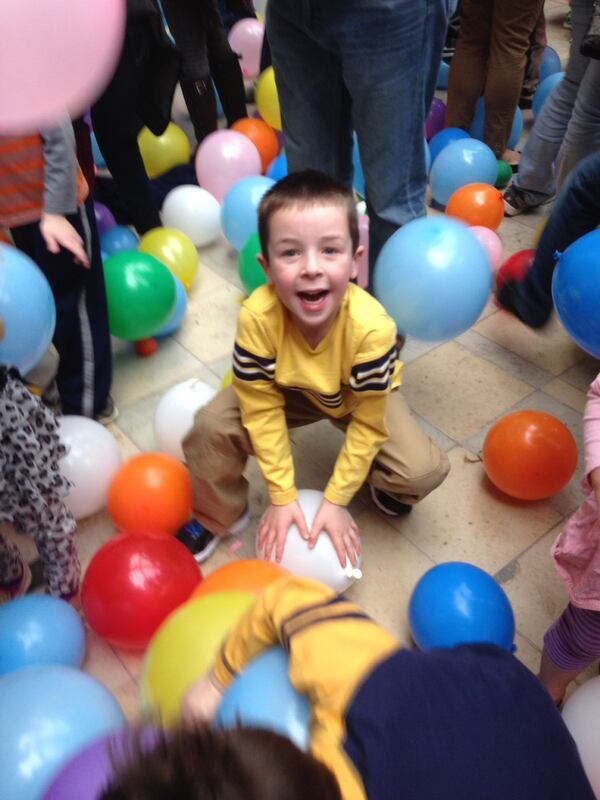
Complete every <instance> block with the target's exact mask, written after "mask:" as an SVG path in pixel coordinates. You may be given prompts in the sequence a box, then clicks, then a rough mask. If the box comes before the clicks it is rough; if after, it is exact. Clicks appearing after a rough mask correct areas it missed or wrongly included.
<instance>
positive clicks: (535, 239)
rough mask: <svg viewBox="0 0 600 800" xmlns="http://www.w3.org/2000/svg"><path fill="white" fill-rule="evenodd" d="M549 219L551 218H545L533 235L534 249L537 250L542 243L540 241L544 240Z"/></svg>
mask: <svg viewBox="0 0 600 800" xmlns="http://www.w3.org/2000/svg"><path fill="white" fill-rule="evenodd" d="M549 219H550V217H544V219H543V220H542V221H541V222H540V223H539V224H538V226H537V228H536V229H535V231H534V234H533V240H532V242H531V246H532V247H535V248H537V246H538V244H539V243H540V239H541V238H542V233H543V232H544V228H545V227H546V225H547V224H548V220H549Z"/></svg>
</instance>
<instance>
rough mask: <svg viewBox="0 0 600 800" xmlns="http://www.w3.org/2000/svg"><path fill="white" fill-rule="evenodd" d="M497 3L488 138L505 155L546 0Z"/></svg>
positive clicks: (487, 106) (488, 94)
mask: <svg viewBox="0 0 600 800" xmlns="http://www.w3.org/2000/svg"><path fill="white" fill-rule="evenodd" d="M493 5H494V9H493V15H492V28H491V38H490V55H489V61H488V70H487V76H486V81H485V90H484V98H485V130H484V141H485V143H486V144H487V145H488V146H489V147H490V148H491V149H492V150H493V152H494V153H495V155H496V157H497V158H501V157H502V155H503V153H504V151H505V150H506V144H507V142H508V139H509V136H510V131H511V128H512V123H513V118H514V115H515V110H516V108H517V103H518V102H519V95H520V94H521V86H522V84H523V74H524V71H525V62H526V59H527V50H528V48H529V39H530V36H531V33H532V31H533V30H534V28H535V25H536V22H537V20H538V17H539V15H540V12H541V10H542V8H543V5H544V0H494V4H493Z"/></svg>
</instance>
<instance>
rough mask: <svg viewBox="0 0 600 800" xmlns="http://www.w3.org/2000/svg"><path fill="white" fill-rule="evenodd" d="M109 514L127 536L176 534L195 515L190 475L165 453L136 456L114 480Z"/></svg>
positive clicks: (109, 496) (180, 464)
mask: <svg viewBox="0 0 600 800" xmlns="http://www.w3.org/2000/svg"><path fill="white" fill-rule="evenodd" d="M108 513H109V514H110V517H111V519H112V521H113V522H114V523H115V525H116V526H117V527H118V528H119V529H120V530H123V531H127V532H128V533H162V534H174V533H176V532H177V531H178V530H179V528H180V527H181V526H182V525H184V524H185V523H186V522H187V521H188V520H189V519H190V517H191V516H192V483H191V480H190V474H189V472H188V471H187V469H186V468H185V467H184V465H183V464H182V463H181V462H180V461H178V460H177V459H176V458H173V457H172V456H168V455H165V454H164V453H141V454H140V455H138V456H134V457H133V458H131V459H129V461H126V462H125V464H123V466H122V467H121V468H120V469H119V470H118V472H117V473H115V476H114V478H113V479H112V481H111V484H110V487H109V490H108Z"/></svg>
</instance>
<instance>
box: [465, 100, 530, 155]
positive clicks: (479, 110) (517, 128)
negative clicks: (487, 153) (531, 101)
mask: <svg viewBox="0 0 600 800" xmlns="http://www.w3.org/2000/svg"><path fill="white" fill-rule="evenodd" d="M484 130H485V101H484V99H483V97H480V98H479V100H478V101H477V105H476V106H475V115H474V117H473V122H471V127H470V128H469V133H470V134H471V136H472V137H473V138H474V139H479V140H480V141H483V132H484ZM522 133H523V112H522V111H521V109H520V108H518V107H517V108H516V109H515V116H514V117H513V124H512V128H511V131H510V136H509V137H508V142H507V147H509V148H510V149H511V150H512V149H514V148H515V147H516V146H517V142H518V141H519V139H520V138H521V134H522Z"/></svg>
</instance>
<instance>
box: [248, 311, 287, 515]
mask: <svg viewBox="0 0 600 800" xmlns="http://www.w3.org/2000/svg"><path fill="white" fill-rule="evenodd" d="M275 366H276V353H275V350H274V348H273V346H272V344H271V342H270V341H269V338H268V336H267V335H266V333H265V331H264V330H263V327H262V326H261V324H260V321H259V319H258V318H257V317H256V315H254V314H253V313H252V312H251V311H249V310H248V309H247V308H245V307H244V306H242V309H241V311H240V317H239V321H238V330H237V336H236V340H235V346H234V350H233V387H234V389H235V392H236V395H237V397H238V400H239V403H240V409H241V413H242V423H243V425H244V427H245V428H246V430H247V431H248V435H249V436H250V440H251V442H252V447H253V448H254V453H255V455H256V458H257V460H258V463H259V466H260V468H261V471H262V474H263V476H264V479H265V481H266V482H267V487H268V490H269V495H270V497H271V502H272V503H273V504H274V505H285V504H287V503H291V502H292V501H293V500H295V499H296V497H297V492H296V486H295V480H294V462H293V460H292V450H291V447H290V438H289V434H288V428H287V422H286V419H285V410H284V409H285V401H284V398H283V395H282V393H281V392H280V390H279V389H278V387H277V385H276V384H275Z"/></svg>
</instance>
